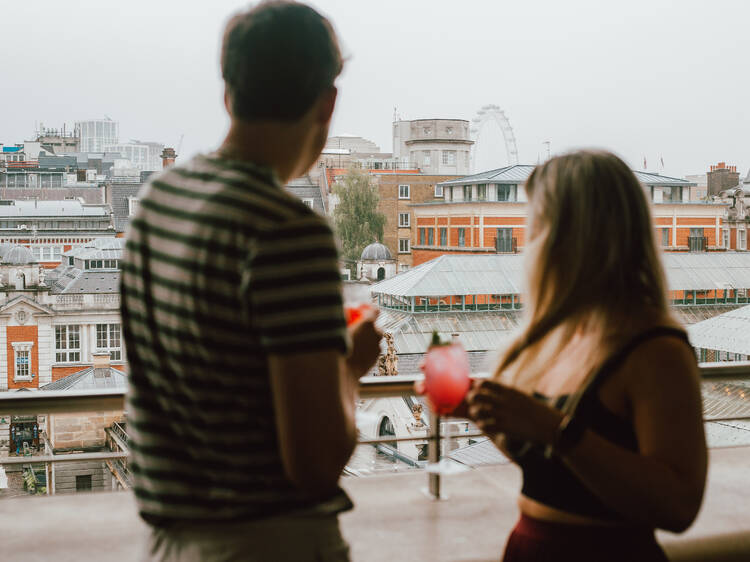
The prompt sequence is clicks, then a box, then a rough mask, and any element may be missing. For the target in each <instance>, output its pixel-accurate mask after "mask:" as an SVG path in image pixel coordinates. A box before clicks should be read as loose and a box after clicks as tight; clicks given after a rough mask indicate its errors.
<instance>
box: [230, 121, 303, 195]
mask: <svg viewBox="0 0 750 562" xmlns="http://www.w3.org/2000/svg"><path fill="white" fill-rule="evenodd" d="M299 129H300V128H299V125H298V124H297V123H294V124H290V125H286V124H284V123H276V122H255V123H246V122H233V123H232V125H231V126H230V128H229V133H227V136H226V138H225V139H224V142H223V143H222V144H221V146H220V147H219V152H220V153H222V154H223V155H225V156H226V157H227V158H230V159H232V160H240V161H243V162H251V163H253V164H257V165H259V166H265V167H267V168H270V169H271V170H272V171H273V172H274V173H275V174H276V177H278V179H279V181H280V182H281V183H282V184H285V183H287V182H288V181H289V180H290V179H292V178H294V177H296V176H297V175H299V174H300V173H301V172H300V170H299V168H300V161H301V159H302V154H303V152H304V144H305V143H304V138H303V136H304V135H303V134H302V132H301V131H300V130H299Z"/></svg>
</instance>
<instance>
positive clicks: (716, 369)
mask: <svg viewBox="0 0 750 562" xmlns="http://www.w3.org/2000/svg"><path fill="white" fill-rule="evenodd" d="M700 372H701V377H702V378H703V379H704V380H710V379H712V378H741V379H743V380H748V379H750V362H748V361H744V362H739V361H738V362H720V363H702V364H701V365H700ZM486 376H487V375H486V374H485V373H478V374H476V375H475V376H474V378H475V379H483V378H486ZM420 380H423V377H422V376H421V375H417V376H403V375H399V376H387V377H383V376H368V377H363V378H361V379H360V385H359V395H360V398H361V399H370V398H383V397H398V396H413V395H414V383H415V382H417V381H420ZM121 410H125V392H124V391H122V390H88V391H73V392H67V391H51V392H44V393H37V392H33V393H32V392H13V393H7V392H6V393H0V412H2V413H4V414H13V415H38V414H63V413H80V412H102V411H121ZM730 420H732V421H750V416H736V415H731V416H713V415H712V416H710V417H705V418H704V421H707V422H708V421H710V422H722V421H730ZM440 425H441V420H440V418H439V416H433V417H432V420H431V423H430V424H429V433H428V435H426V436H418V437H396V436H393V435H387V436H382V437H370V436H363V437H361V438H360V440H359V443H360V444H361V445H378V444H393V443H401V442H419V441H422V442H424V441H427V442H428V443H429V445H430V447H429V451H430V459H429V460H430V462H437V461H438V460H439V459H438V458H437V457H438V451H439V450H440V446H439V444H440V443H441V440H442V436H441V434H440ZM115 426H116V427H115ZM109 429H110V430H111V431H112V433H114V434H115V435H116V436H117V437H118V438H119V439H120V440H122V442H124V443H125V444H127V433H126V431H125V430H124V429H123V428H121V427H120V426H119V424H116V423H115V424H113V426H112V427H111V428H109ZM118 429H119V431H118ZM481 435H482V433H481V432H479V431H469V432H462V433H461V434H460V437H461V438H471V437H479V436H481ZM448 437H452V436H448ZM127 456H128V454H127V453H125V452H118V451H104V452H96V453H78V454H52V455H50V454H44V455H37V456H30V457H8V458H4V459H2V460H1V461H0V464H29V463H44V462H55V463H56V462H70V461H81V460H101V461H105V460H109V459H125V458H127ZM429 490H430V492H431V493H432V494H433V495H434V496H436V497H439V496H440V474H439V473H432V472H431V473H430V474H429Z"/></svg>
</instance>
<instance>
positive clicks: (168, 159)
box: [161, 148, 177, 168]
mask: <svg viewBox="0 0 750 562" xmlns="http://www.w3.org/2000/svg"><path fill="white" fill-rule="evenodd" d="M176 159H177V153H176V152H175V151H174V148H165V149H164V150H162V152H161V167H162V168H168V167H169V166H172V165H173V164H174V161H175V160H176Z"/></svg>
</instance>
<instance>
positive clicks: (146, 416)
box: [121, 155, 347, 521]
mask: <svg viewBox="0 0 750 562" xmlns="http://www.w3.org/2000/svg"><path fill="white" fill-rule="evenodd" d="M121 290H122V321H123V333H124V338H125V344H126V348H127V354H128V362H129V365H130V377H129V380H130V392H129V400H128V434H129V445H130V447H131V452H132V461H131V463H130V468H131V471H132V473H133V476H134V488H135V494H136V498H137V500H138V505H139V509H140V512H141V514H142V515H143V516H144V518H146V519H147V520H149V521H158V520H163V519H166V520H169V519H238V518H254V517H262V516H267V515H272V514H278V513H283V512H285V511H289V510H293V509H297V508H300V507H304V506H308V505H309V502H308V501H307V500H305V499H304V498H303V497H302V496H301V495H300V494H299V493H298V492H297V491H296V490H295V489H294V488H293V487H292V485H291V484H290V483H289V481H288V480H287V479H286V478H285V475H284V471H283V468H282V463H281V458H280V453H279V448H278V444H277V436H276V428H275V423H274V412H273V407H272V399H271V392H270V384H269V373H268V367H267V358H268V356H269V355H270V354H282V353H283V354H288V353H294V352H302V351H315V350H325V349H338V350H340V351H341V352H342V353H345V352H346V349H347V336H346V323H345V320H344V315H343V310H342V299H341V283H340V274H339V271H338V254H337V250H336V246H335V243H334V239H333V235H332V233H331V229H330V226H329V225H328V223H327V221H326V220H325V218H323V217H321V216H319V215H317V214H315V213H314V212H313V211H312V210H311V209H310V208H309V207H307V206H306V205H305V204H304V203H302V202H301V201H300V200H298V199H296V198H295V197H294V196H293V195H290V194H288V193H287V192H285V191H284V190H283V189H282V188H281V186H280V185H279V184H278V181H276V180H275V177H274V175H273V174H271V173H270V172H268V171H266V170H265V169H263V168H259V167H255V166H252V165H250V164H246V163H240V162H233V161H227V160H223V159H221V158H219V157H216V156H213V155H211V156H198V157H196V158H194V159H192V160H191V161H189V162H188V163H186V164H185V165H184V166H178V167H173V168H171V169H169V170H167V171H165V172H163V173H161V174H160V175H159V176H157V177H156V178H155V179H153V180H151V181H150V182H149V183H148V185H147V186H145V187H144V193H143V194H142V196H141V201H140V205H139V209H138V213H137V215H136V217H135V218H134V220H133V221H132V223H131V226H130V231H129V233H128V238H127V244H126V252H125V256H124V259H123V264H122V284H121ZM312 421H313V420H311V423H312ZM321 439H325V436H321Z"/></svg>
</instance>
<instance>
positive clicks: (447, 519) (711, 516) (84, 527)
mask: <svg viewBox="0 0 750 562" xmlns="http://www.w3.org/2000/svg"><path fill="white" fill-rule="evenodd" d="M749 464H750V447H743V448H733V449H713V450H712V451H711V465H710V466H711V468H710V471H709V485H708V490H707V494H706V499H705V502H704V505H703V509H702V510H701V513H700V515H699V517H698V520H697V521H696V523H695V524H694V525H693V526H692V527H691V528H690V529H689V530H688V531H687V532H686V533H685V534H684V535H679V536H678V535H673V534H671V533H659V540H660V541H661V542H662V544H663V545H664V547H665V550H667V553H668V554H669V555H670V556H671V559H672V560H678V561H697V560H711V561H713V562H721V561H724V560H726V561H730V560H748V559H750V524H748V523H747V521H750V489H748V488H747V486H746V474H747V466H748V465H749ZM342 482H343V486H344V487H345V488H346V489H347V491H348V492H349V494H350V495H351V496H352V498H353V500H354V503H355V504H356V506H357V507H356V508H355V509H354V510H353V511H351V512H349V513H346V514H344V515H343V516H342V517H341V523H342V528H343V533H344V535H345V537H346V538H347V540H349V542H350V543H351V545H352V559H353V560H355V561H367V562H370V561H381V560H382V561H391V560H446V561H448V560H451V561H454V560H463V561H465V562H468V561H473V562H479V561H484V560H487V561H489V560H498V559H499V557H500V555H501V553H502V549H503V545H504V543H505V540H506V537H507V534H508V532H509V531H510V529H511V527H512V526H513V524H514V522H515V520H516V517H517V515H518V514H517V509H516V495H517V493H518V489H519V485H520V473H519V471H518V469H516V468H515V467H513V466H507V465H506V466H497V467H490V468H482V469H475V470H469V471H467V472H464V473H461V474H453V475H449V476H445V477H443V487H444V491H445V493H446V494H447V496H448V499H447V500H444V501H438V502H436V501H432V500H430V499H428V498H427V496H426V495H425V494H424V493H423V492H422V489H423V488H424V487H425V486H426V483H427V478H426V475H425V473H424V472H421V471H420V472H416V471H415V472H409V473H405V474H397V475H389V476H379V477H368V478H345V479H343V481H342ZM71 513H75V517H73V518H71V517H70V514H71ZM0 518H2V520H3V521H5V522H6V525H5V527H4V531H5V533H4V539H3V552H4V553H16V554H18V555H19V557H20V555H21V553H23V554H22V557H23V559H25V560H50V559H54V560H56V561H57V562H74V561H75V562H85V561H88V560H92V561H93V560H101V558H102V555H103V553H106V557H107V558H108V559H111V560H139V559H141V557H142V553H143V549H144V540H145V536H146V526H145V525H144V524H143V523H142V522H141V521H140V520H139V519H138V517H137V515H136V510H135V502H134V499H133V497H132V495H131V494H129V493H123V492H121V493H91V494H77V495H67V496H63V495H60V496H55V497H35V498H32V497H24V498H17V499H7V500H3V501H1V502H0ZM10 559H14V555H12V556H11V557H10Z"/></svg>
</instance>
